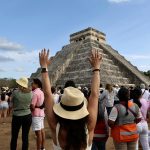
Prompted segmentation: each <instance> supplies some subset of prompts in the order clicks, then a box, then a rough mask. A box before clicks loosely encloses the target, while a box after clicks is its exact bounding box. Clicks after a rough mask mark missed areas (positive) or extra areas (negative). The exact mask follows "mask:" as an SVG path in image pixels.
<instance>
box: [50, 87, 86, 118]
mask: <svg viewBox="0 0 150 150" xmlns="http://www.w3.org/2000/svg"><path fill="white" fill-rule="evenodd" d="M53 110H54V112H55V114H57V115H58V116H60V117H62V118H65V119H70V120H78V119H82V118H84V117H86V116H87V115H88V114H89V112H88V110H87V100H86V98H85V97H84V95H83V93H82V92H81V91H80V90H78V89H77V88H74V87H67V88H65V90H64V94H63V95H62V98H61V101H60V103H58V104H55V105H54V107H53Z"/></svg>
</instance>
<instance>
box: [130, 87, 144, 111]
mask: <svg viewBox="0 0 150 150" xmlns="http://www.w3.org/2000/svg"><path fill="white" fill-rule="evenodd" d="M141 96H142V90H141V89H140V88H135V89H134V90H133V92H132V99H133V102H134V103H136V104H137V105H138V106H139V108H141V106H142V104H141V102H140V97H141Z"/></svg>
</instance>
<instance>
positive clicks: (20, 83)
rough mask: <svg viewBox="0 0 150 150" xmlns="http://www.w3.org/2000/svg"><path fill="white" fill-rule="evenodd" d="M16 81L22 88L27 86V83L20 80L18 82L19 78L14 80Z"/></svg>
mask: <svg viewBox="0 0 150 150" xmlns="http://www.w3.org/2000/svg"><path fill="white" fill-rule="evenodd" d="M16 83H17V84H19V85H20V86H22V87H24V88H28V85H25V84H23V83H22V82H20V80H16Z"/></svg>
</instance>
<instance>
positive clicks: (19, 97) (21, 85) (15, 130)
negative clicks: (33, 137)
mask: <svg viewBox="0 0 150 150" xmlns="http://www.w3.org/2000/svg"><path fill="white" fill-rule="evenodd" d="M16 82H17V84H18V90H16V91H14V93H13V94H12V104H13V117H12V125H11V144H10V147H11V148H10V149H11V150H16V149H17V138H18V134H19V130H20V128H21V127H22V150H28V145H29V144H28V134H29V130H30V126H31V122H32V116H31V111H30V104H31V98H32V93H31V91H30V90H29V88H28V79H27V78H25V77H23V78H20V79H19V80H16Z"/></svg>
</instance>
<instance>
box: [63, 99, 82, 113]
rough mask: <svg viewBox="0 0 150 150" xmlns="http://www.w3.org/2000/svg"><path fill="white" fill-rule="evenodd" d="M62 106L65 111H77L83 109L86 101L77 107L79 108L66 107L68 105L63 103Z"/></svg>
mask: <svg viewBox="0 0 150 150" xmlns="http://www.w3.org/2000/svg"><path fill="white" fill-rule="evenodd" d="M60 105H61V107H62V108H63V109H65V110H67V111H76V110H79V109H81V108H82V107H83V105H84V101H83V102H82V103H81V104H80V105H77V106H66V105H64V104H62V103H61V102H60Z"/></svg>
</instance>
